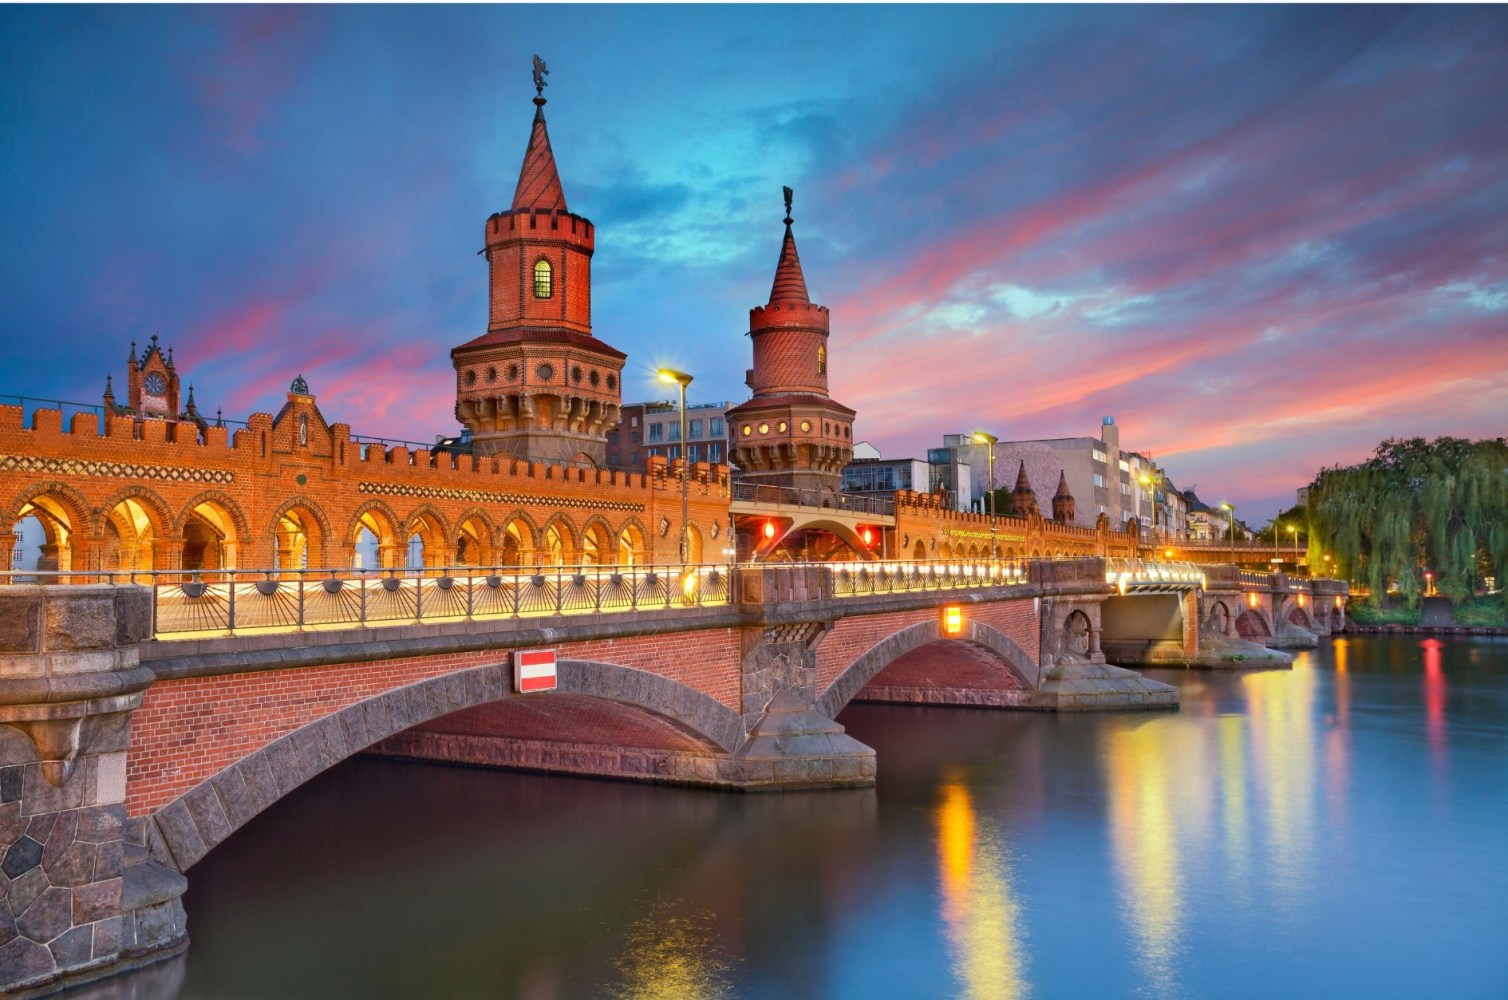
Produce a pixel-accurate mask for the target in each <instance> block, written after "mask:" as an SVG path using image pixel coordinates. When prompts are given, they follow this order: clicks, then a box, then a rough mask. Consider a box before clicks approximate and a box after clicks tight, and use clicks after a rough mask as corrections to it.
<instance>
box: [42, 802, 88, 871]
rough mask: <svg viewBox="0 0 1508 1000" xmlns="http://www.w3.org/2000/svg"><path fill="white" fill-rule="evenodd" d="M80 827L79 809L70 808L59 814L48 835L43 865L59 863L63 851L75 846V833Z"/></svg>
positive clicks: (47, 866) (44, 866) (50, 865)
mask: <svg viewBox="0 0 1508 1000" xmlns="http://www.w3.org/2000/svg"><path fill="white" fill-rule="evenodd" d="M78 827H79V814H78V811H77V810H70V811H69V812H66V813H63V814H62V815H61V816H59V817H58V818H57V819H56V820H55V821H54V822H53V824H52V832H51V833H49V834H48V835H47V843H46V845H45V849H44V850H43V852H42V867H43V868H51V867H52V866H53V865H54V864H56V863H57V860H58V858H60V857H62V856H63V852H64V851H66V850H68V848H70V847H72V846H73V835H74V833H75V832H76V831H77V830H78Z"/></svg>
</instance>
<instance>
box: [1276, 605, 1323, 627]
mask: <svg viewBox="0 0 1508 1000" xmlns="http://www.w3.org/2000/svg"><path fill="white" fill-rule="evenodd" d="M1283 619H1284V621H1287V622H1291V623H1292V624H1294V625H1297V626H1298V627H1299V628H1306V629H1308V630H1309V631H1311V632H1313V631H1315V630H1316V628H1317V627H1316V626H1315V624H1314V619H1313V618H1312V617H1311V616H1310V614H1309V609H1308V608H1306V607H1304V606H1303V605H1302V604H1299V603H1297V602H1295V603H1294V604H1293V605H1291V606H1290V607H1289V608H1288V610H1287V612H1286V613H1285V614H1284V615H1283Z"/></svg>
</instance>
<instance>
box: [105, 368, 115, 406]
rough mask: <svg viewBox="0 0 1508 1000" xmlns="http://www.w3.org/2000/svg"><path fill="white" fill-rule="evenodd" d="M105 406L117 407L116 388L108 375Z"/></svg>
mask: <svg viewBox="0 0 1508 1000" xmlns="http://www.w3.org/2000/svg"><path fill="white" fill-rule="evenodd" d="M105 405H106V406H107V407H109V406H114V405H115V388H114V386H112V385H111V384H110V376H109V374H108V373H107V374H106V375H105Z"/></svg>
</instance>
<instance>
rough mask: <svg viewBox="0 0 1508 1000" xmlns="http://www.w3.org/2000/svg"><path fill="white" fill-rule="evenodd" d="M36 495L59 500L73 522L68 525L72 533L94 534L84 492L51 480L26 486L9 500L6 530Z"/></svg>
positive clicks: (93, 521) (91, 514)
mask: <svg viewBox="0 0 1508 1000" xmlns="http://www.w3.org/2000/svg"><path fill="white" fill-rule="evenodd" d="M38 497H52V498H55V499H57V500H59V501H60V502H61V505H62V506H63V508H64V510H65V511H66V512H67V514H68V516H69V518H70V519H72V520H73V522H74V523H72V524H69V525H68V530H69V531H70V532H72V533H73V534H74V535H77V536H79V537H80V538H92V537H93V536H94V531H95V516H94V507H93V505H91V504H90V503H89V501H88V500H87V499H85V498H84V494H82V493H80V492H79V491H78V490H76V489H74V488H73V487H72V486H69V485H68V484H67V483H60V482H56V481H53V480H49V481H47V482H44V483H37V484H36V485H34V486H28V487H27V488H26V489H24V490H22V491H21V492H20V493H18V494H16V499H15V500H14V501H12V502H11V505H10V507H9V509H8V510H7V511H6V518H7V522H6V525H5V527H6V530H9V529H10V527H11V526H12V525H14V524H15V523H16V522H17V521H19V520H21V508H22V507H25V506H26V505H27V504H28V503H31V502H32V501H33V500H36V499H37V498H38Z"/></svg>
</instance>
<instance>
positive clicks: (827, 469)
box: [728, 188, 854, 492]
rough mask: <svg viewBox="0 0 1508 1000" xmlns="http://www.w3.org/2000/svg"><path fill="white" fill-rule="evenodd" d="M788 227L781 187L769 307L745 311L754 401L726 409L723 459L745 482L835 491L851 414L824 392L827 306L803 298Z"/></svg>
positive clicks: (846, 453)
mask: <svg viewBox="0 0 1508 1000" xmlns="http://www.w3.org/2000/svg"><path fill="white" fill-rule="evenodd" d="M791 222H792V220H791V189H790V188H786V189H785V241H784V243H782V245H781V247H780V261H779V263H778V264H777V265H776V266H775V283H774V285H773V286H772V287H771V288H770V301H769V302H768V303H766V304H765V305H762V306H756V307H755V308H753V309H750V310H749V337H750V338H751V339H752V340H753V341H754V367H753V368H750V369H749V371H748V374H747V376H746V378H745V381H747V382H748V385H749V388H750V389H752V390H753V391H754V398H752V399H750V400H749V401H748V402H746V403H740V404H739V405H738V406H736V407H734V408H733V409H731V410H729V411H728V431H729V434H730V435H731V436H732V438H733V443H732V445H731V446H730V447H729V449H728V454H729V457H730V458H731V459H732V460H733V463H734V464H735V465H737V466H738V467H739V469H740V470H741V471H742V476H743V479H744V480H745V481H748V482H754V483H762V484H767V485H772V486H792V487H796V488H799V489H817V490H829V491H832V492H837V491H838V488H839V484H840V482H841V479H842V472H843V467H844V466H845V465H847V464H848V462H849V461H850V460H851V459H852V458H853V418H854V411H853V410H850V409H849V408H848V407H846V406H844V405H842V404H841V403H839V402H837V401H836V400H834V399H832V398H831V397H829V396H828V394H827V334H828V314H827V307H826V306H819V305H817V304H815V303H813V302H812V300H811V299H810V298H809V297H808V295H807V293H806V277H805V276H804V275H803V274H802V273H801V258H800V257H798V256H797V254H796V237H795V236H793V235H792V233H791Z"/></svg>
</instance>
